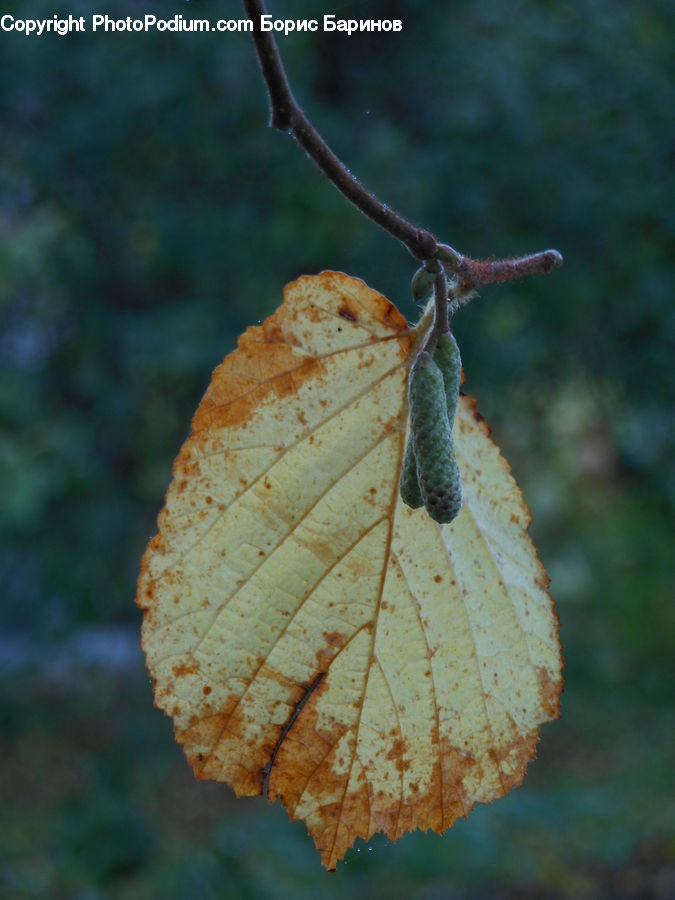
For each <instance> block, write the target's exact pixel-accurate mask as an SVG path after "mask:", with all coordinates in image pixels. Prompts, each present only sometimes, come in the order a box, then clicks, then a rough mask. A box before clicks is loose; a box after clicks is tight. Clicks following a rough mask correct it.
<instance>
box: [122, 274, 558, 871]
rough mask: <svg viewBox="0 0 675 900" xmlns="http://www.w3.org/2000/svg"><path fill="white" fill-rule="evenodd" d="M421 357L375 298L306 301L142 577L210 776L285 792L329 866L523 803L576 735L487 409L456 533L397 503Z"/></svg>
mask: <svg viewBox="0 0 675 900" xmlns="http://www.w3.org/2000/svg"><path fill="white" fill-rule="evenodd" d="M416 337H417V335H416V332H415V330H414V329H411V328H409V326H408V325H407V323H406V322H405V320H404V319H403V318H402V316H401V315H400V314H399V313H398V311H397V310H396V309H395V307H394V306H392V304H391V303H389V301H387V300H386V299H385V298H384V297H382V296H381V295H379V294H377V293H376V292H375V291H372V290H370V289H369V288H367V287H366V286H365V285H364V284H363V282H361V281H358V280H356V279H353V278H349V277H347V276H346V275H343V274H340V273H335V272H324V273H323V274H321V275H319V276H316V277H303V278H300V279H299V280H298V281H296V282H294V283H293V284H291V285H289V286H288V287H287V288H286V291H285V296H284V302H283V304H282V306H281V307H280V308H279V309H278V310H277V311H276V313H274V315H272V316H271V317H270V318H269V319H267V320H266V321H265V322H264V323H263V325H262V326H259V327H252V328H249V329H248V330H247V331H246V333H245V334H244V335H242V337H241V338H240V339H239V344H238V347H237V349H236V350H235V351H234V352H233V353H231V354H230V355H229V356H228V357H227V358H226V359H225V361H224V362H223V363H222V365H220V366H219V367H218V368H217V369H216V370H215V372H214V374H213V379H212V382H211V385H210V386H209V388H208V390H207V392H206V395H205V396H204V398H203V400H202V402H201V404H200V406H199V408H198V409H197V412H196V414H195V416H194V419H193V422H192V433H191V435H190V437H189V438H188V440H187V441H186V442H185V444H184V446H183V448H182V450H181V451H180V454H179V456H178V458H177V460H176V462H175V464H174V470H173V481H172V483H171V486H170V487H169V490H168V493H167V497H166V505H165V507H164V509H163V510H162V512H161V513H160V516H159V522H158V524H159V533H158V535H157V536H156V537H155V538H153V540H152V541H151V542H150V544H149V546H148V549H147V551H146V553H145V556H144V558H143V563H142V570H141V575H140V578H139V585H138V603H139V605H140V606H142V607H143V609H144V610H145V616H144V622H143V647H144V649H145V652H146V654H147V664H148V669H149V671H150V674H151V675H152V678H153V680H154V685H155V699H156V703H157V705H158V706H159V707H161V708H162V709H163V710H165V711H166V712H167V713H168V714H169V715H171V716H172V717H173V720H174V725H175V733H176V739H177V740H178V741H179V742H180V743H181V744H182V745H183V747H184V749H185V753H186V755H187V758H188V760H189V761H190V763H191V765H192V766H193V768H194V771H195V773H196V775H197V777H198V778H210V779H215V780H217V781H225V782H227V783H228V784H230V785H231V786H232V787H233V788H234V790H235V791H236V793H237V795H239V796H241V795H252V794H261V793H262V792H263V790H264V789H265V790H267V792H268V795H269V797H270V799H271V800H274V799H275V798H276V797H277V796H280V797H281V800H282V802H283V803H284V805H285V806H286V807H287V809H288V811H289V813H290V815H291V817H292V818H293V819H303V820H304V821H305V822H306V824H307V827H308V829H309V831H310V833H311V835H312V837H313V838H314V841H315V842H316V845H317V848H318V849H319V851H320V852H321V857H322V860H323V863H324V865H325V866H327V867H328V868H334V867H335V865H336V863H337V861H338V860H340V859H341V858H342V857H343V856H344V853H345V851H346V850H347V849H348V848H349V847H350V846H351V845H352V844H353V842H354V840H355V839H356V838H357V837H362V838H368V837H370V836H371V835H372V834H373V833H374V832H377V831H383V832H384V833H385V834H387V835H388V836H389V837H390V838H392V839H393V840H395V839H397V838H398V837H400V836H401V835H402V834H403V833H405V832H406V831H409V830H411V829H414V828H424V829H426V828H432V829H433V830H434V831H438V832H442V831H444V830H445V829H446V828H448V827H449V826H450V825H452V823H453V822H454V821H455V820H456V819H457V817H458V816H464V815H466V814H467V813H468V812H469V810H470V809H471V808H472V807H473V805H474V804H475V803H476V802H479V801H482V802H489V801H491V800H494V799H495V798H497V797H501V796H503V795H504V794H505V793H506V792H507V791H508V790H510V788H511V787H513V786H514V785H517V784H520V782H521V781H522V779H523V777H524V774H525V768H526V766H527V763H528V761H529V760H530V759H532V758H533V757H534V755H535V745H536V743H537V740H538V734H539V726H540V724H541V723H543V722H547V721H550V720H551V719H554V718H556V717H557V715H558V697H559V693H560V690H561V687H562V681H561V665H562V662H561V657H560V647H559V643H558V638H557V618H556V616H555V613H554V610H553V604H552V600H551V598H550V596H549V594H548V592H547V586H548V579H547V577H546V574H545V572H544V570H543V568H542V566H541V564H540V563H539V561H538V559H537V556H536V552H535V549H534V547H533V546H532V544H531V542H530V540H529V538H528V536H527V533H526V531H527V527H528V525H529V521H530V518H529V512H528V510H527V507H526V506H525V504H524V502H523V499H522V496H521V494H520V491H519V490H518V487H517V485H516V483H515V482H514V480H513V478H512V477H511V475H510V474H509V469H508V466H507V464H506V463H505V461H504V460H503V459H502V457H501V456H500V454H499V451H498V449H497V448H496V446H495V445H494V444H493V443H492V441H491V440H490V438H489V436H488V429H487V427H486V425H485V424H484V423H483V421H482V419H481V417H480V416H479V415H478V414H477V412H476V410H475V403H474V401H473V400H471V399H470V398H468V397H461V398H460V403H459V406H458V409H457V416H456V420H455V425H454V433H453V434H454V440H455V445H456V452H457V458H458V461H459V466H460V470H461V477H462V484H463V487H464V505H463V508H462V511H461V513H460V514H459V516H458V517H457V519H455V521H454V522H452V524H450V525H444V526H439V525H437V524H436V523H435V522H433V521H432V520H431V519H430V518H429V516H428V515H427V513H426V512H425V511H424V509H418V510H412V509H410V508H409V507H407V506H405V505H404V504H403V502H402V501H401V500H400V498H399V490H398V482H399V475H400V469H401V461H402V457H403V451H404V445H405V430H406V419H407V399H406V382H407V375H408V369H409V366H410V363H411V359H410V354H411V350H413V348H414V346H415V339H416Z"/></svg>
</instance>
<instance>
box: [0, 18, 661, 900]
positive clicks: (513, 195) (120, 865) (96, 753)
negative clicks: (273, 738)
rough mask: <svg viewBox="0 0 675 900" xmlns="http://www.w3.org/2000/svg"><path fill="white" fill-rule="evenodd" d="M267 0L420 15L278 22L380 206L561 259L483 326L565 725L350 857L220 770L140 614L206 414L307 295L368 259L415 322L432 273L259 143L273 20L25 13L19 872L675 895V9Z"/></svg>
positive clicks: (7, 615)
mask: <svg viewBox="0 0 675 900" xmlns="http://www.w3.org/2000/svg"><path fill="white" fill-rule="evenodd" d="M271 5H272V12H273V13H274V14H275V15H276V16H278V17H289V18H290V17H307V16H317V15H321V14H322V13H323V12H336V13H338V14H339V15H342V16H345V17H356V18H366V17H368V18H396V17H398V18H402V19H403V20H404V31H403V33H402V34H400V35H398V36H396V35H391V34H388V35H387V34H384V35H378V34H360V35H356V36H352V37H351V38H346V37H340V36H337V35H335V34H332V35H330V34H328V35H324V34H321V33H319V34H316V35H303V36H295V37H290V38H288V39H283V38H282V40H281V50H282V53H283V56H284V59H285V61H286V63H287V67H288V70H289V74H290V76H291V79H292V81H293V83H294V86H295V91H296V94H297V96H298V97H299V99H300V100H301V101H302V102H303V103H304V105H305V107H306V109H307V111H308V112H309V114H310V115H311V117H312V118H313V119H314V121H315V124H316V125H317V126H318V127H319V129H320V130H321V131H322V132H323V133H324V134H325V136H326V137H327V139H328V140H329V142H330V143H331V144H332V145H333V147H334V149H335V150H336V151H337V152H338V153H339V154H340V155H342V156H343V158H344V160H345V162H346V163H347V165H349V166H350V167H353V169H354V170H355V171H356V173H357V174H359V175H360V176H361V177H362V179H363V180H364V181H365V183H366V184H367V185H368V186H369V187H371V188H372V189H373V190H374V191H375V192H376V193H377V194H378V195H379V196H380V197H381V198H383V199H385V200H386V201H387V202H388V203H390V204H391V205H393V206H394V207H395V208H398V209H400V210H401V211H402V212H403V213H404V214H406V215H407V216H409V217H411V218H412V219H413V220H414V221H416V222H419V223H420V224H422V225H424V226H426V227H428V228H430V229H431V230H433V231H434V232H435V233H436V234H438V235H439V237H441V238H442V239H443V240H446V241H449V242H451V243H452V244H454V245H455V246H457V247H458V248H460V249H461V250H462V251H463V252H465V253H469V254H471V255H477V256H479V255H491V254H495V255H500V256H502V255H508V254H518V253H525V252H529V251H532V250H536V249H543V248H545V247H547V246H553V247H557V248H558V249H559V250H561V252H562V253H563V254H564V256H565V266H564V268H563V269H562V270H561V271H560V272H557V273H554V274H552V275H550V276H548V277H546V278H539V279H534V280H532V281H531V282H529V283H523V284H518V285H507V286H503V287H493V288H489V289H486V290H485V291H484V292H483V296H482V298H481V299H480V300H479V301H476V302H474V303H473V304H472V305H471V306H470V307H468V308H467V309H466V310H464V311H463V312H462V314H461V316H459V317H458V319H457V322H456V332H457V335H458V338H459V341H460V345H461V347H462V351H463V357H464V364H465V371H466V375H467V383H466V385H465V388H466V389H467V390H469V391H470V392H471V393H473V394H474V395H475V396H477V398H478V402H479V407H480V409H481V411H482V412H483V413H484V415H485V416H486V417H487V419H488V421H490V423H491V425H492V427H493V431H494V436H495V439H496V440H497V442H498V443H499V444H500V445H501V447H502V448H503V450H504V453H505V455H506V457H507V458H508V459H509V461H510V462H511V464H512V467H513V470H514V474H515V475H516V478H517V479H518V481H519V482H520V484H521V486H522V487H523V490H524V492H525V496H526V499H527V501H528V502H529V504H530V506H531V508H532V512H533V516H534V521H533V525H532V529H531V533H532V536H533V538H534V540H535V542H536V544H537V545H538V547H539V549H540V555H541V557H542V560H543V561H544V563H545V565H546V567H547V569H548V571H549V573H550V574H551V577H552V587H551V590H552V592H553V594H554V596H555V597H556V599H557V601H558V612H559V615H560V618H561V620H562V640H563V643H564V648H565V659H566V664H567V669H566V689H565V693H564V696H563V705H562V718H561V720H560V721H559V722H557V723H555V724H553V725H548V726H546V727H545V728H544V729H543V731H542V743H541V744H540V749H539V759H538V761H537V762H536V763H533V764H532V765H531V766H530V771H529V773H528V776H527V778H526V780H525V783H524V785H523V787H522V788H520V789H519V790H516V791H514V792H512V794H510V795H509V796H508V797H507V798H505V799H504V800H502V801H500V802H498V803H496V804H495V805H494V806H492V807H482V808H478V809H476V810H475V811H474V812H473V813H472V814H471V816H470V817H469V819H467V820H466V821H462V822H459V823H458V824H457V825H456V826H455V827H454V828H453V829H452V830H451V831H450V832H448V833H447V834H446V835H445V836H444V837H443V838H441V837H438V836H435V835H434V836H432V835H422V834H419V833H417V834H413V835H409V836H407V837H405V838H404V839H403V840H401V841H400V842H399V843H398V844H396V845H393V844H391V843H390V842H388V841H386V840H384V839H382V838H380V839H375V840H373V841H372V842H371V843H370V844H368V845H366V844H364V843H359V844H358V845H357V847H356V849H355V850H353V851H351V852H350V853H349V854H348V856H347V859H346V861H345V863H344V864H342V865H341V866H340V867H339V869H338V871H337V873H335V874H333V875H326V874H325V873H324V872H323V871H322V870H321V868H320V866H319V861H318V857H317V855H316V854H315V851H314V849H313V846H312V844H311V841H310V840H309V838H308V837H307V835H306V833H305V830H304V828H303V826H302V825H300V824H296V825H290V824H289V823H288V821H287V817H286V814H285V812H284V811H283V810H282V809H281V808H280V807H279V806H278V805H277V806H275V807H270V806H269V805H267V804H266V803H265V802H264V801H262V800H255V801H254V800H248V801H235V800H234V798H233V796H232V794H231V792H230V791H229V789H227V788H226V787H224V786H218V785H212V784H197V783H196V782H195V781H194V780H193V778H192V774H191V771H190V770H189V767H188V766H187V764H186V762H185V761H184V759H183V756H182V753H181V751H180V750H179V748H178V747H177V746H176V745H175V744H174V742H173V737H172V728H171V724H170V722H169V720H168V719H166V718H164V717H163V716H162V715H161V713H159V712H158V711H157V710H154V709H153V706H152V692H151V688H150V684H149V682H148V678H147V676H146V674H145V671H144V668H143V661H142V658H141V655H140V651H139V650H138V630H139V625H140V616H139V613H138V612H137V610H136V608H135V606H134V583H135V578H136V574H137V569H138V563H139V559H140V556H141V553H142V551H143V549H144V546H145V544H146V542H147V540H148V538H149V536H150V535H151V534H152V533H153V531H154V527H155V526H154V520H155V516H156V514H157V512H158V510H159V508H160V506H161V504H162V498H163V494H164V491H165V489H166V486H167V484H168V481H169V476H170V467H171V462H172V459H173V457H174V455H175V454H176V452H177V451H178V448H179V447H180V444H181V443H182V441H183V439H184V438H185V436H186V433H187V429H188V426H189V421H190V417H191V414H192V412H193V410H194V408H195V407H196V405H197V402H198V401H199V399H200V397H201V395H202V393H203V391H204V389H205V387H206V385H207V383H208V379H209V375H210V372H211V370H212V369H213V368H214V366H215V365H216V364H217V363H218V362H220V360H221V359H222V358H223V356H224V355H225V354H226V353H228V352H229V351H230V350H231V349H232V348H233V346H234V343H235V339H236V336H237V334H238V333H240V332H241V331H242V330H243V329H244V328H245V327H246V326H247V325H248V324H250V323H253V322H256V321H257V320H259V319H260V318H262V317H264V316H266V315H267V314H269V313H270V312H271V311H272V310H273V309H274V308H275V307H276V306H277V305H278V303H279V301H280V298H281V289H282V286H283V285H284V284H285V283H286V282H287V281H288V280H290V279H293V278H295V277H296V276H297V275H299V274H301V273H313V272H317V271H320V270H321V269H324V268H335V269H341V270H344V271H345V272H348V273H349V274H353V275H358V276H360V277H362V278H363V279H365V281H366V282H367V283H368V284H370V285H371V286H372V287H374V288H377V289H379V290H380V291H382V292H383V293H385V294H386V295H387V296H388V297H389V298H390V299H391V300H393V301H394V302H395V303H396V304H397V305H398V306H399V307H400V308H401V310H402V311H403V312H404V313H405V314H406V315H408V316H409V317H413V316H414V315H415V313H414V308H413V307H412V304H411V303H410V301H409V300H408V285H409V281H410V277H411V275H412V273H413V270H414V268H415V263H414V261H413V260H412V258H411V257H410V256H409V255H408V254H407V253H406V251H405V250H403V249H401V248H400V247H399V246H398V245H397V244H396V242H395V241H393V240H392V239H391V238H389V237H388V236H387V235H385V234H384V233H382V232H380V231H379V230H378V229H377V228H376V227H375V226H374V225H372V224H370V223H369V222H367V221H366V220H365V219H364V218H363V217H362V216H361V215H360V214H359V213H357V212H356V211H355V210H354V209H352V208H351V207H350V206H349V205H348V204H347V203H346V202H345V201H344V200H343V199H342V198H341V197H340V196H339V195H338V193H337V192H336V190H335V189H334V188H333V187H332V186H331V185H329V184H328V183H326V182H325V181H324V180H323V179H322V177H321V176H320V175H319V174H318V173H317V171H316V170H315V169H314V168H313V166H312V165H311V163H310V162H309V161H308V160H307V159H306V158H305V156H304V154H303V153H302V152H300V151H299V150H298V149H297V148H296V147H295V146H294V145H293V143H292V141H291V140H289V139H288V138H287V137H286V136H284V135H281V134H279V133H277V132H272V131H271V130H269V129H267V128H266V127H265V126H266V121H267V108H266V96H265V91H264V88H263V84H262V82H261V79H260V75H259V72H258V68H257V64H256V61H255V58H254V55H253V51H252V47H251V44H250V38H249V37H248V36H246V35H243V34H242V35H236V34H230V35H220V36H215V35H193V34H182V35H181V34H177V35H171V34H168V33H166V34H157V33H154V34H147V35H143V34H134V35H130V36H129V35H125V34H115V35H111V34H108V35H106V34H101V33H98V34H91V33H88V34H83V35H77V34H72V35H69V36H67V37H58V36H43V37H41V38H33V39H30V40H29V39H26V38H25V37H23V36H21V35H17V34H7V33H0V54H1V59H2V63H1V64H0V65H1V67H2V69H1V74H2V77H1V80H0V113H1V121H2V125H3V129H2V140H1V141H0V428H1V431H0V498H1V500H0V532H1V541H0V577H1V579H2V588H1V590H2V594H1V596H2V604H1V609H0V753H1V756H2V764H1V765H0V792H1V800H0V894H2V895H3V896H8V897H39V898H42V897H81V898H96V897H124V898H129V897H131V898H137V897H138V898H154V897H162V898H193V897H200V898H220V897H227V898H229V897H232V898H238V897H242V898H253V897H267V896H270V897H273V896H283V897H286V896H288V897H341V896H345V895H349V896H353V897H364V898H365V897H371V896H374V897H390V898H395V897H396V898H398V897H415V898H463V897H479V898H502V897H504V898H506V897H509V898H511V897H514V898H530V897H532V898H535V897H537V898H539V897H544V898H547V897H550V898H559V897H560V898H568V897H569V898H572V897H574V898H595V897H644V898H648V897H667V896H673V895H675V837H674V828H673V825H674V821H675V816H674V811H675V810H674V799H673V797H674V793H675V791H674V790H673V789H674V787H675V785H674V779H673V771H672V761H673V750H674V749H675V748H674V741H673V731H674V728H673V718H674V717H673V706H672V700H673V684H674V678H673V649H672V648H673V633H674V630H675V629H674V628H673V598H674V595H675V541H674V540H673V519H674V515H673V513H674V508H675V463H674V459H675V406H674V400H675V303H674V302H673V279H672V267H671V265H670V263H671V260H672V251H673V225H674V212H673V202H672V201H673V196H674V191H673V188H674V184H673V181H674V179H673V167H672V163H673V149H674V146H675V141H674V139H673V138H674V135H673V131H672V130H670V131H669V124H670V125H671V126H672V120H671V119H670V117H671V116H672V110H673V109H674V108H675V97H674V96H673V94H674V91H673V81H672V68H670V69H669V63H672V57H671V53H672V43H673V35H674V33H675V29H674V28H673V26H674V24H675V22H674V19H675V16H674V13H673V6H672V4H669V3H668V2H667V0H641V2H640V3H616V2H610V0H569V2H565V0H546V2H540V0H538V2H535V0H452V2H450V3H433V2H432V3H430V2H423V0H387V2H384V0H368V2H366V0H361V2H344V3H342V4H341V5H339V6H325V8H324V7H321V8H317V5H316V3H311V2H309V0H302V2H301V0H285V2H282V0H278V2H277V0H275V2H273V3H271ZM11 11H12V14H13V15H15V16H16V17H25V16H32V17H41V16H47V17H49V16H51V15H52V14H53V13H54V12H55V11H56V12H63V13H66V14H67V13H73V14H74V15H80V14H84V15H86V16H87V17H88V16H89V14H90V12H91V8H90V5H89V4H88V3H84V2H79V0H72V2H71V3H70V4H69V5H68V6H63V7H61V5H60V4H57V5H56V6H55V5H54V4H53V3H52V2H51V0H50V2H46V0H45V2H43V0H31V2H15V3H13V4H12V10H11ZM106 11H107V12H108V13H109V14H110V15H112V16H123V15H124V16H126V15H140V14H142V13H143V12H145V11H153V12H155V13H156V14H158V15H160V16H168V15H172V14H173V13H175V12H179V13H183V14H184V15H204V16H208V17H209V18H211V19H212V20H215V19H216V18H218V17H224V18H236V17H240V16H241V15H242V12H241V10H240V8H239V6H238V4H237V3H236V2H234V0H193V2H192V3H190V4H189V5H187V4H185V3H178V2H174V0H171V2H167V0H165V2H163V3H159V2H140V0H136V2H135V0H124V2H122V0H118V2H110V3H109V4H108V5H107V10H106ZM669 120H670V121H669Z"/></svg>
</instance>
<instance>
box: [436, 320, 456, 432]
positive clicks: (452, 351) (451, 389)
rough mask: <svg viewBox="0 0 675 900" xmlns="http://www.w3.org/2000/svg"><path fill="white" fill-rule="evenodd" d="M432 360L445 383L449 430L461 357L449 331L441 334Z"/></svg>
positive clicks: (452, 417)
mask: <svg viewBox="0 0 675 900" xmlns="http://www.w3.org/2000/svg"><path fill="white" fill-rule="evenodd" d="M434 362H435V363H436V365H437V366H438V368H439V369H440V370H441V375H442V376H443V384H444V385H445V402H446V405H447V408H448V421H449V422H450V431H451V432H452V425H453V422H454V421H455V412H456V410H457V400H458V399H459V383H460V381H461V379H462V359H461V357H460V355H459V347H458V346H457V341H456V340H455V338H454V335H453V334H452V333H451V332H448V333H447V334H441V335H440V336H439V338H438V343H437V344H436V349H435V350H434Z"/></svg>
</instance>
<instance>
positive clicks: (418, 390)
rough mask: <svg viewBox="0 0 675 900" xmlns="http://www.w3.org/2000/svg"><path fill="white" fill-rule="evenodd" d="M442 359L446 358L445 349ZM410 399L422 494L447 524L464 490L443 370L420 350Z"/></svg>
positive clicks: (435, 515) (435, 516)
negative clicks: (462, 488)
mask: <svg viewBox="0 0 675 900" xmlns="http://www.w3.org/2000/svg"><path fill="white" fill-rule="evenodd" d="M445 349H446V348H445V345H444V347H443V350H445ZM441 358H442V359H443V360H444V353H443V352H442V354H441ZM409 402H410V428H411V432H412V437H413V442H414V451H415V457H416V459H417V480H418V484H419V488H420V493H421V495H422V499H423V501H424V505H425V507H426V510H427V512H428V513H429V515H430V516H431V518H432V519H434V521H436V522H440V523H442V524H447V523H448V522H452V520H453V519H454V518H455V517H456V516H457V514H458V512H459V510H460V509H461V506H462V490H461V483H460V478H459V469H458V467H457V460H456V459H455V449H454V445H453V442H452V430H451V426H450V422H449V419H448V408H447V400H446V392H445V382H444V378H443V374H442V372H441V369H440V368H439V367H438V365H437V364H436V362H435V361H434V360H433V359H432V358H431V356H430V355H429V354H428V353H425V352H422V353H420V354H419V356H418V357H417V359H416V360H415V363H414V365H413V367H412V369H411V372H410V383H409ZM455 404H456V401H455ZM453 413H454V410H453Z"/></svg>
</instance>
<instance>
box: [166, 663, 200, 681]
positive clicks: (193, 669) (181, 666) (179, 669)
mask: <svg viewBox="0 0 675 900" xmlns="http://www.w3.org/2000/svg"><path fill="white" fill-rule="evenodd" d="M171 671H172V672H173V674H174V675H175V676H176V678H182V677H183V676H184V675H195V674H196V673H197V672H199V665H198V663H189V664H186V663H178V665H176V666H172V667H171Z"/></svg>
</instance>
